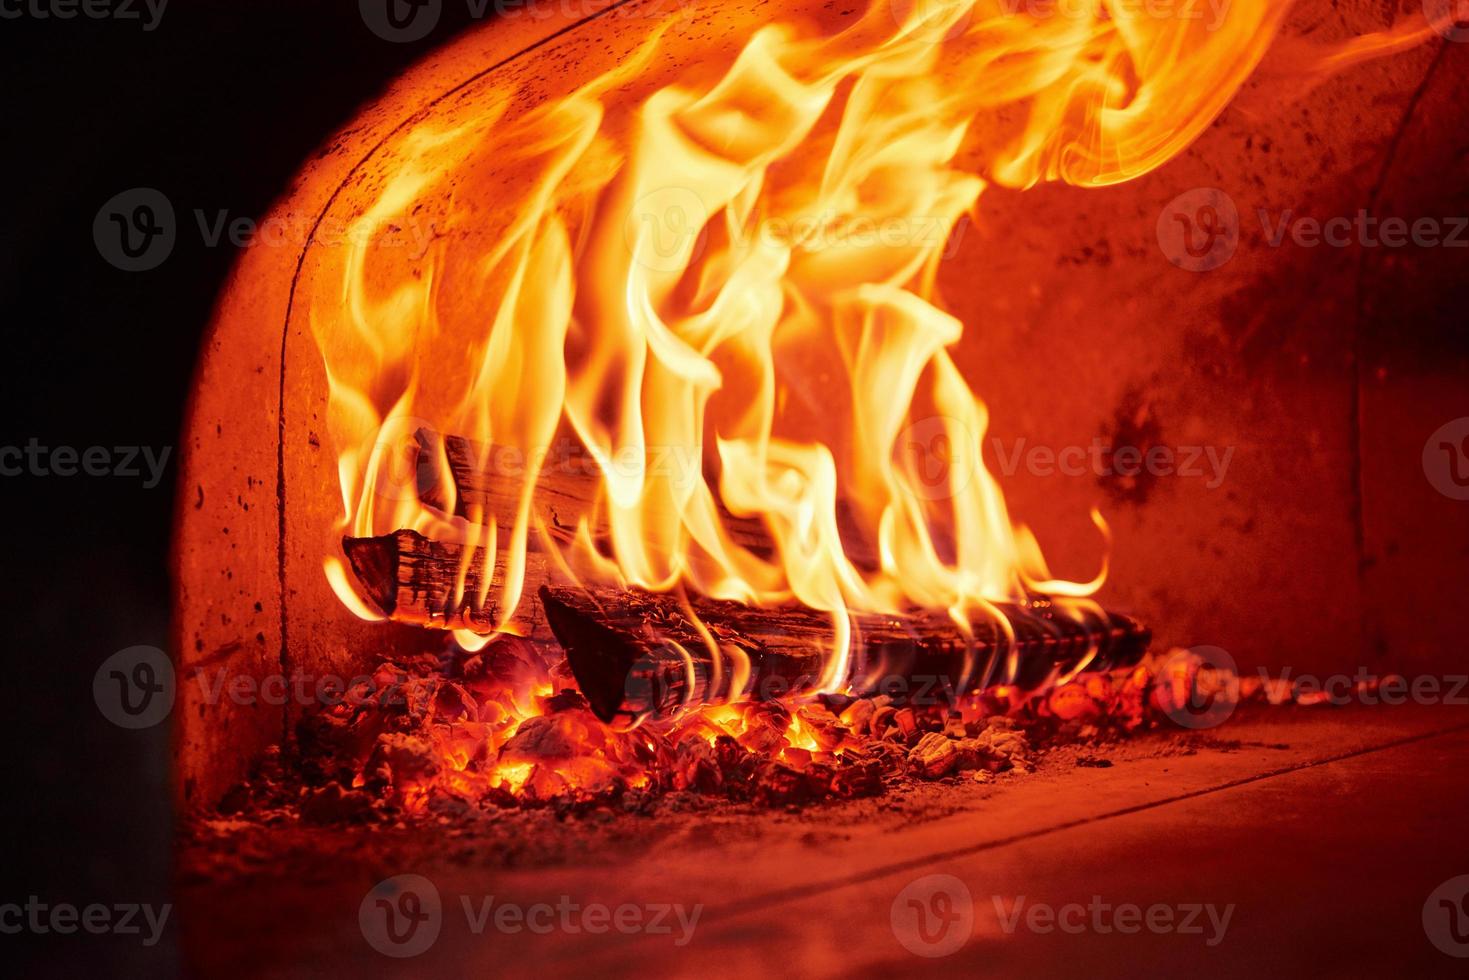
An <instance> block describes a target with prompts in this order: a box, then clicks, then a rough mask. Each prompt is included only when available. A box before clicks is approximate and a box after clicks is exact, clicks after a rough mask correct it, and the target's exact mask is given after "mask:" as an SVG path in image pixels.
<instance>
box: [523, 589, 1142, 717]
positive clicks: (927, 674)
mask: <svg viewBox="0 0 1469 980" xmlns="http://www.w3.org/2000/svg"><path fill="white" fill-rule="evenodd" d="M540 598H541V605H542V607H543V608H544V610H545V615H546V621H547V623H548V625H549V626H550V627H551V631H552V633H554V634H555V636H556V639H557V640H558V641H559V642H560V643H561V646H562V648H563V649H564V650H565V651H566V656H567V660H568V662H569V664H570V666H571V670H572V673H573V674H574V675H575V677H576V681H577V685H578V686H579V687H580V688H581V691H582V694H583V695H585V696H586V699H587V701H588V703H589V704H590V705H591V708H592V711H593V712H594V713H596V715H597V716H598V717H599V718H601V719H602V720H603V721H609V722H612V721H616V722H624V723H626V722H631V721H635V720H638V719H642V718H648V717H659V716H663V715H667V714H669V713H670V712H672V711H674V710H675V709H676V708H678V707H679V706H680V705H682V704H691V703H701V702H708V701H717V700H723V699H726V698H729V697H732V696H737V695H741V694H744V695H746V696H749V697H754V698H757V699H770V698H775V697H780V696H783V695H786V694H792V693H798V692H802V691H811V690H813V689H815V688H816V687H817V685H818V683H819V681H820V680H821V678H822V676H823V671H824V670H825V668H826V666H827V662H828V657H829V655H828V651H829V650H830V649H831V646H832V637H833V628H832V621H831V619H830V617H829V616H828V615H827V614H825V613H821V612H817V611H815V610H812V609H808V608H805V607H801V606H783V607H779V608H763V607H753V606H746V605H743V604H740V603H736V602H724V601H719V600H713V599H705V598H693V599H688V600H686V599H684V598H682V597H680V596H677V595H674V594H670V593H649V592H641V591H635V590H620V589H601V588H598V589H585V588H574V587H566V586H556V585H546V586H542V588H541V590H540ZM1000 608H1001V611H1002V612H1003V613H1004V614H1005V616H1006V618H1007V619H1008V620H1009V622H1010V624H1011V626H1012V628H1013V630H1014V633H1015V640H1014V643H1013V644H1012V643H1010V642H1009V640H1008V639H1007V638H1006V636H1005V634H1004V631H1003V630H1002V629H1001V628H1000V627H999V626H998V625H997V624H995V623H986V622H980V623H976V624H973V626H972V631H971V633H970V634H969V635H966V634H965V633H964V631H962V630H961V629H960V628H959V627H958V626H957V625H956V624H955V623H954V621H953V620H952V619H951V618H950V617H949V616H948V615H947V614H945V613H942V612H928V611H916V612H913V613H911V614H907V615H903V616H881V615H858V616H855V617H853V619H852V628H853V637H852V646H851V649H852V650H853V654H852V657H851V663H852V666H851V669H850V670H849V671H848V674H847V680H848V682H849V683H850V684H851V685H852V687H853V688H854V689H855V690H857V691H859V692H861V691H867V692H878V693H888V694H892V695H894V696H895V697H899V698H906V699H908V700H914V699H923V698H932V699H936V700H939V701H947V700H952V699H953V698H954V697H957V696H959V695H963V694H969V693H973V692H974V691H977V690H979V689H981V688H982V687H984V686H987V685H989V684H998V683H1002V682H1005V683H1011V684H1014V685H1016V686H1018V687H1020V688H1022V689H1024V690H1030V689H1033V688H1035V687H1037V686H1038V685H1040V684H1041V683H1042V682H1044V681H1045V680H1046V678H1048V677H1050V676H1052V674H1053V673H1054V672H1055V671H1058V670H1059V671H1061V672H1063V673H1064V672H1067V671H1070V670H1073V669H1075V668H1076V667H1077V666H1078V665H1080V664H1081V663H1082V661H1083V660H1084V659H1086V658H1088V657H1089V658H1090V659H1087V667H1088V669H1096V670H1102V669H1108V668H1112V667H1120V666H1128V665H1131V664H1134V663H1136V662H1137V661H1138V660H1139V659H1140V658H1141V657H1142V655H1143V653H1145V652H1146V651H1147V647H1148V643H1149V642H1150V640H1151V633H1150V631H1149V630H1148V629H1147V628H1146V627H1144V626H1143V625H1142V624H1141V623H1139V622H1137V621H1136V620H1134V619H1132V618H1131V617H1128V616H1124V615H1120V614H1117V613H1107V614H1106V615H1105V618H1100V617H1092V618H1091V620H1090V621H1083V622H1077V621H1075V620H1072V619H1070V618H1068V617H1067V616H1064V615H1062V614H1061V612H1060V610H1058V609H1056V608H1055V607H1054V606H1053V605H1052V604H1051V603H1050V602H1049V601H1048V600H1046V599H1044V598H1040V597H1037V598H1036V599H1034V600H1033V601H1032V602H1031V603H1030V604H1028V605H1027V606H1025V607H1024V608H1022V607H1020V606H1018V605H1004V606H1001V607H1000ZM690 612H692V613H693V615H694V616H697V618H698V621H699V622H701V623H702V624H703V625H704V627H705V628H706V629H707V630H708V636H709V637H710V638H712V639H713V641H714V642H715V644H716V645H717V646H718V647H719V648H720V650H721V651H723V655H722V656H720V657H715V656H714V654H713V653H712V652H711V651H710V649H709V640H708V639H707V638H706V636H705V634H704V633H703V632H702V631H701V630H700V628H699V626H698V625H697V624H696V623H695V621H694V619H693V618H692V617H691V616H690ZM1012 662H1013V663H1014V664H1015V675H1014V677H1007V676H1006V675H1007V674H1008V672H1009V667H1008V665H1009V664H1010V663H1012Z"/></svg>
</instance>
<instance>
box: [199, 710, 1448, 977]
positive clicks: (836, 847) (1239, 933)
mask: <svg viewBox="0 0 1469 980" xmlns="http://www.w3.org/2000/svg"><path fill="white" fill-rule="evenodd" d="M1084 755H1086V756H1088V757H1089V758H1087V761H1088V762H1091V763H1093V764H1091V765H1079V764H1078V763H1077V758H1078V753H1075V752H1056V753H1053V754H1052V755H1051V756H1049V757H1048V758H1047V760H1046V761H1045V763H1043V764H1042V765H1041V767H1040V768H1038V769H1037V770H1036V772H1034V773H1031V774H1029V775H1023V776H1020V775H1016V776H1007V777H1001V778H999V779H998V780H996V781H995V782H993V783H989V784H986V785H980V784H976V783H972V782H968V781H965V782H962V783H950V784H940V785H932V786H923V787H921V788H919V789H917V790H914V791H913V792H910V793H907V794H904V795H901V796H896V797H895V796H888V797H885V798H882V799H879V800H869V801H857V802H851V803H843V804H835V805H827V806H822V807H816V808H809V809H806V810H804V811H801V812H796V813H788V812H784V811H775V812H755V811H750V810H745V809H737V808H731V807H729V806H709V805H703V804H699V803H697V802H696V801H695V802H691V803H690V804H689V806H688V808H687V809H686V810H684V811H683V812H675V810H676V808H675V807H665V808H664V809H662V810H660V812H658V813H657V814H655V815H653V816H651V817H648V816H632V815H622V814H619V815H615V816H613V815H607V814H601V815H595V816H591V817H580V818H570V819H566V820H557V819H556V818H555V817H554V816H552V815H551V814H547V813H538V814H513V815H510V816H508V817H507V818H506V819H504V820H503V821H501V822H500V825H499V826H497V827H496V828H495V829H494V830H492V831H488V832H486V831H484V830H482V829H481V830H472V829H466V828H465V827H464V826H463V825H462V824H450V825H445V826H444V827H443V828H440V829H432V828H431V829H424V828H421V827H420V828H417V829H412V830H410V829H407V828H381V827H378V828H357V829H348V830H345V831H344V830H342V829H340V828H320V827H315V828H311V827H304V826H300V825H276V826H261V825H257V824H246V823H244V822H220V823H215V824H211V825H206V826H203V827H198V828H195V829H194V830H193V831H191V833H190V834H189V835H188V839H187V840H186V841H185V842H184V843H183V844H182V845H181V850H180V874H179V886H178V912H177V915H178V917H179V924H180V926H181V927H182V928H183V936H184V951H185V955H186V957H187V958H188V960H189V962H190V965H191V971H190V972H194V973H199V974H202V975H210V976H213V975H220V974H251V975H260V974H262V973H264V974H268V975H274V976H298V975H299V976H320V975H323V974H326V975H333V976H334V975H338V974H341V975H344V976H345V975H354V976H355V975H363V974H369V975H398V974H400V973H401V974H402V975H405V976H409V975H411V976H422V975H428V974H435V975H436V974H439V973H441V972H443V973H448V974H450V975H460V976H467V975H486V976H487V975H497V974H499V973H501V972H506V971H508V972H514V973H517V974H525V973H534V974H536V975H538V976H541V977H550V976H639V977H659V976H668V977H674V976H678V977H686V976H697V975H707V976H720V977H723V976H746V975H770V974H772V973H776V972H779V973H786V974H790V975H793V976H836V975H841V976H846V977H851V976H859V977H865V976H873V977H877V976H883V977H891V976H894V975H918V974H927V973H930V972H931V971H934V970H940V971H943V972H944V973H946V974H948V973H951V971H958V972H957V973H953V974H952V975H958V976H967V975H981V974H982V975H994V976H1042V977H1049V976H1055V975H1059V974H1062V973H1066V972H1078V971H1084V972H1085V974H1086V975H1087V976H1088V977H1091V978H1094V977H1113V976H1116V977H1124V976H1125V977H1135V976H1137V975H1140V974H1141V975H1149V974H1164V975H1176V974H1181V973H1183V972H1184V971H1193V972H1198V973H1202V974H1204V975H1208V976H1216V975H1225V976H1234V975H1254V976H1259V975H1262V974H1271V975H1292V974H1305V975H1313V974H1317V973H1331V974H1334V975H1348V976H1366V975H1377V976H1382V975H1424V974H1429V975H1433V974H1442V975H1463V968H1464V966H1465V963H1464V961H1463V960H1460V959H1455V958H1451V957H1450V956H1448V955H1446V954H1444V953H1442V952H1440V951H1439V950H1438V949H1436V948H1435V947H1434V946H1433V945H1432V944H1431V943H1430V941H1429V939H1428V936H1427V934H1426V931H1425V926H1424V918H1423V916H1424V904H1425V902H1426V901H1427V899H1428V898H1429V895H1430V893H1432V892H1433V891H1434V889H1435V888H1437V887H1438V886H1439V885H1440V884H1441V883H1443V882H1444V881H1446V880H1447V879H1450V878H1453V877H1455V876H1457V875H1466V874H1469V834H1466V833H1465V815H1466V812H1469V778H1466V763H1469V707H1461V706H1449V705H1436V706H1402V707H1375V708H1368V707H1352V708H1330V707H1319V708H1300V707H1287V708H1265V707H1251V708H1249V709H1247V710H1242V711H1241V712H1240V713H1239V714H1238V715H1236V717H1235V718H1233V719H1231V720H1230V721H1229V722H1228V723H1226V724H1225V725H1224V726H1222V727H1221V728H1219V729H1216V730H1214V731H1213V732H1210V733H1207V734H1205V733H1188V734H1182V735H1179V734H1163V733H1155V734H1150V735H1145V736H1140V737H1138V738H1136V739H1133V740H1130V741H1127V742H1124V743H1119V744H1117V745H1114V746H1107V747H1105V748H1103V749H1093V750H1088V752H1087V753H1084ZM1090 757H1099V758H1090ZM1101 760H1105V761H1107V762H1110V763H1111V765H1110V766H1105V765H1098V764H1096V763H1098V762H1099V761H1101ZM398 874H417V875H422V876H424V877H425V878H427V879H428V880H429V881H431V882H432V883H433V885H434V887H435V888H436V889H437V891H438V893H439V896H440V899H441V902H442V914H441V920H440V921H441V928H440V932H439V935H438V938H437V940H436V941H435V942H434V943H433V944H432V946H431V947H430V948H429V949H428V950H427V951H426V952H423V953H422V954H421V955H418V956H416V957H414V958H411V959H392V958H389V957H386V956H384V955H382V954H380V953H378V952H377V951H376V950H374V949H373V948H372V947H371V946H370V945H369V944H368V942H367V941H366V939H365V938H364V934H363V931H362V928H361V926H360V925H359V920H358V911H359V906H360V905H361V904H362V901H363V898H364V896H365V895H366V893H367V891H368V890H369V889H370V888H371V887H372V886H373V885H374V884H375V883H376V882H378V881H380V880H381V879H383V878H387V877H390V876H393V875H398ZM940 874H942V875H952V876H954V877H955V878H957V879H959V881H961V882H963V883H964V887H965V888H967V891H968V894H969V903H970V906H969V907H970V908H972V920H973V921H972V931H971V932H970V934H969V936H968V939H967V940H966V941H964V942H963V945H962V946H961V947H960V948H958V950H957V951H956V952H954V953H952V954H951V955H948V956H946V957H944V958H941V959H929V958H924V957H920V956H918V955H916V954H914V953H912V952H909V950H908V949H906V948H905V947H904V946H903V945H902V944H900V942H899V939H898V933H900V932H902V933H904V934H905V937H906V938H908V940H909V943H910V945H917V946H918V947H919V948H921V949H924V950H926V951H930V952H932V951H934V950H935V949H938V948H942V944H943V942H944V940H942V939H935V940H934V942H936V943H939V944H941V945H939V946H931V945H927V944H926V942H925V939H933V937H934V936H937V935H940V934H941V927H940V925H939V922H940V920H938V919H933V920H930V922H929V924H930V925H931V926H932V929H931V931H930V932H928V933H925V937H924V938H919V939H915V938H914V934H913V932H912V927H911V925H905V924H904V923H905V922H907V921H908V920H906V919H903V918H901V917H900V918H899V920H898V922H899V924H898V925H895V924H894V921H895V920H894V916H893V911H894V906H895V899H896V898H897V897H898V894H899V892H900V891H902V890H903V889H904V888H905V887H907V886H909V885H910V884H911V883H913V882H915V881H918V880H919V879H923V878H924V877H925V876H929V875H940ZM926 885H927V883H925V882H922V881H919V883H918V885H916V886H915V887H916V888H918V889H920V890H922V889H924V888H925V887H926ZM948 890H949V892H950V894H951V895H955V896H958V893H957V892H955V891H954V890H953V888H952V886H950V887H949V889H948ZM912 894H913V893H912V892H911V891H910V892H909V893H905V898H904V902H900V903H897V904H898V905H899V907H900V908H901V906H902V905H903V904H904V903H905V902H906V899H907V898H908V897H911V895H912ZM925 894H926V893H925ZM491 896H493V905H492V906H491V908H492V909H493V908H498V907H499V906H500V905H501V904H505V903H513V904H517V905H520V906H530V905H532V904H534V903H548V904H550V905H551V906H553V907H557V906H565V905H566V904H567V903H575V904H576V905H577V906H578V907H585V906H587V905H590V904H593V903H603V904H605V905H607V906H609V907H616V906H618V905H621V904H624V903H627V904H632V905H636V906H639V907H640V908H641V909H644V910H645V911H643V912H642V914H643V915H645V916H651V915H656V914H657V913H656V911H655V910H654V907H655V906H659V905H665V904H674V903H681V904H682V905H683V906H684V908H685V911H686V915H687V914H688V912H689V911H690V910H692V908H693V906H694V905H696V904H698V905H701V906H702V909H701V910H700V913H699V918H698V920H697V926H696V928H695V929H694V930H693V933H692V939H691V940H690V941H688V942H687V943H685V944H683V945H677V944H676V943H675V940H677V939H679V938H680V935H681V933H682V932H683V931H684V930H683V929H682V928H681V927H680V926H679V925H678V924H677V921H676V920H675V919H674V918H673V916H672V915H671V914H670V915H669V916H668V918H667V921H669V922H670V923H672V931H671V934H659V935H651V934H646V933H639V934H622V933H619V932H618V931H617V929H616V927H615V926H614V927H611V928H610V929H609V931H608V932H607V933H605V934H600V935H593V934H590V933H588V932H587V931H585V930H580V929H578V931H576V932H571V931H568V930H565V929H555V930H554V931H552V932H550V933H549V934H546V935H540V934H535V933H532V932H530V931H527V930H526V929H524V928H521V929H520V930H519V931H514V932H511V931H497V930H496V928H495V925H494V923H493V919H491V920H490V922H489V924H488V925H486V926H485V927H484V928H483V929H482V930H481V931H478V932H477V931H476V930H475V928H474V921H475V920H474V918H473V917H472V916H471V915H469V914H467V913H466V906H467V907H468V908H469V909H470V910H473V911H474V912H475V914H476V915H478V914H480V912H482V911H483V909H484V907H485V906H484V903H485V902H486V900H487V899H489V898H490V897H491ZM1022 896H1023V899H1022V898H1021V897H1022ZM953 901H957V902H961V903H962V902H963V898H962V896H959V897H956V898H954V899H953ZM1038 903H1040V904H1045V905H1049V906H1052V907H1055V908H1060V907H1062V906H1065V905H1067V904H1069V903H1079V904H1080V905H1082V906H1086V907H1088V909H1089V911H1087V912H1086V913H1085V916H1084V917H1083V916H1082V915H1081V913H1078V912H1073V913H1071V914H1070V918H1068V920H1067V921H1068V923H1070V926H1071V927H1072V930H1073V931H1064V932H1063V931H1061V930H1060V929H1058V928H1055V927H1052V928H1051V929H1050V930H1046V929H1045V921H1044V919H1037V920H1036V924H1037V925H1038V926H1039V928H1035V929H1033V928H1030V927H1029V926H1027V924H1026V921H1025V918H1024V917H1022V919H1021V920H1020V921H1019V923H1018V924H1016V923H1015V920H1014V919H1013V918H1012V916H1013V914H1014V911H1015V909H1016V907H1017V904H1020V907H1022V908H1026V907H1032V906H1034V905H1036V904H1038ZM1099 903H1100V905H1099ZM1124 904H1132V905H1136V906H1139V907H1141V908H1143V909H1146V908H1148V907H1149V906H1152V905H1155V904H1163V905H1167V906H1170V907H1172V908H1173V909H1174V910H1175V911H1174V912H1173V913H1172V914H1173V915H1174V916H1176V920H1175V921H1177V922H1179V923H1180V924H1182V923H1183V922H1184V920H1185V919H1188V920H1189V922H1191V923H1193V925H1191V926H1190V927H1189V931H1188V932H1187V933H1185V932H1182V931H1161V930H1160V931H1150V930H1149V929H1147V928H1141V929H1139V930H1138V931H1136V932H1133V933H1130V934H1123V933H1122V932H1120V931H1118V930H1117V929H1113V928H1110V927H1111V925H1113V924H1116V925H1124V926H1125V925H1127V924H1128V923H1127V922H1126V921H1124V920H1115V919H1112V918H1110V916H1109V913H1108V912H1107V911H1106V910H1103V911H1102V912H1101V913H1097V912H1096V911H1095V909H1096V908H1098V907H1100V906H1101V905H1105V906H1106V908H1107V909H1113V908H1115V907H1116V906H1118V905H1124ZM1192 905H1202V906H1208V905H1212V906H1213V907H1214V910H1215V914H1216V917H1217V916H1220V915H1222V914H1223V913H1224V911H1225V909H1226V907H1228V906H1231V905H1232V906H1233V909H1232V911H1231V912H1230V913H1229V919H1228V920H1227V928H1225V929H1224V930H1223V931H1222V937H1221V931H1220V930H1219V929H1218V927H1217V926H1216V925H1214V924H1212V923H1211V920H1210V919H1209V917H1208V915H1207V912H1200V913H1197V914H1195V913H1192V912H1191V911H1190V909H1189V907H1190V906H1192ZM948 907H954V906H952V905H951V906H948ZM931 908H932V909H934V910H935V911H943V910H944V908H945V907H941V906H938V905H934V906H931ZM492 915H493V913H492ZM1098 916H1100V918H1099V917H1098ZM1083 918H1084V922H1083ZM573 921H575V919H573ZM1078 923H1083V924H1082V926H1081V928H1080V930H1079V931H1075V929H1076V926H1077V925H1078ZM1098 923H1100V924H1098ZM1007 925H1009V926H1010V928H1008V929H1007ZM952 928H954V929H962V928H963V926H962V925H954V926H952ZM1195 929H1197V930H1198V931H1194V930H1195ZM1211 941H1212V942H1211ZM1463 952H1464V953H1465V954H1466V955H1469V943H1466V944H1465V947H1464V949H1463Z"/></svg>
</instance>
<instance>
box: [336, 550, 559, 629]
mask: <svg viewBox="0 0 1469 980" xmlns="http://www.w3.org/2000/svg"><path fill="white" fill-rule="evenodd" d="M467 550H468V549H467V548H466V547H465V546H464V545H462V544H456V543H441V542H438V541H431V540H429V539H428V538H425V537H424V536H423V535H421V534H419V533H418V532H417V531H410V530H402V531H396V532H394V533H392V534H385V535H382V536H380V537H375V538H343V539H342V551H343V552H344V553H345V554H346V556H347V563H348V565H350V566H351V568H352V572H353V574H354V575H355V576H356V577H357V581H358V583H359V584H360V585H361V586H362V590H363V592H365V593H366V594H367V597H368V598H369V599H371V600H372V602H373V603H374V604H375V605H376V606H377V607H378V609H379V610H381V611H382V613H383V615H384V616H387V617H388V618H389V619H391V620H393V621H394V622H399V623H411V624H413V625H416V626H427V627H430V628H433V629H446V630H452V629H467V630H471V631H473V632H476V633H489V632H491V631H493V630H494V628H495V626H496V624H497V623H498V622H499V619H500V605H499V603H500V599H501V594H502V593H503V590H504V587H505V575H506V567H505V555H504V552H503V551H502V552H501V553H500V554H499V555H497V556H496V559H495V563H494V578H493V581H492V582H490V583H489V586H488V588H484V586H485V582H484V570H485V549H483V548H475V549H474V553H473V554H472V555H470V554H466V552H467ZM547 564H548V563H547V559H546V556H545V555H541V554H534V553H531V554H527V555H526V556H525V585H524V588H523V589H522V599H521V603H520V608H519V609H517V611H516V618H517V620H520V621H522V622H533V621H536V620H538V619H539V618H540V609H539V606H540V599H539V597H538V596H537V594H536V588H537V587H538V586H540V585H541V584H543V583H544V582H545V581H546V580H547V571H548V569H547ZM482 588H483V594H481V590H482Z"/></svg>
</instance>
